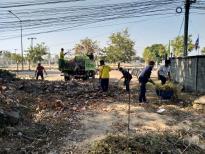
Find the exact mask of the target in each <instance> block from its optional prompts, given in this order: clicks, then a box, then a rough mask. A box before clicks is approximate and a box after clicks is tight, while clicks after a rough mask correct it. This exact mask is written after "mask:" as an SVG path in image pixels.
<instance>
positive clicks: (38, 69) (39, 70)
mask: <svg viewBox="0 0 205 154" xmlns="http://www.w3.org/2000/svg"><path fill="white" fill-rule="evenodd" d="M43 71H44V72H45V74H46V75H47V72H46V70H45V68H44V67H43V66H41V63H38V66H37V67H36V72H35V76H36V80H38V77H39V76H41V79H42V80H44V77H43Z"/></svg>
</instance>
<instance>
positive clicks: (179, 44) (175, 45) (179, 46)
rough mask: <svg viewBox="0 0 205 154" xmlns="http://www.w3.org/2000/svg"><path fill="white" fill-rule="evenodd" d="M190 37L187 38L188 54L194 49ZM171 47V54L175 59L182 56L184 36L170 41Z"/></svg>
mask: <svg viewBox="0 0 205 154" xmlns="http://www.w3.org/2000/svg"><path fill="white" fill-rule="evenodd" d="M192 42H193V41H192V35H189V36H188V48H187V50H188V52H191V51H192V50H193V48H194V44H193V43H192ZM171 47H172V50H173V54H174V55H175V56H177V57H179V56H183V52H184V36H177V37H176V38H175V39H174V40H172V41H171Z"/></svg>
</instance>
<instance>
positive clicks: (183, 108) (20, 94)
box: [0, 71, 205, 154]
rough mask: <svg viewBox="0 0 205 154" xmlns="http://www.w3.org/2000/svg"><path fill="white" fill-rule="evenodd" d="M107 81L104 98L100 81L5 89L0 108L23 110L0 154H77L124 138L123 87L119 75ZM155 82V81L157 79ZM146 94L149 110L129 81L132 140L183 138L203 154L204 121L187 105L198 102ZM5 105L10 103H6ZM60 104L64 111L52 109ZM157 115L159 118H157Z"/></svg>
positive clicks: (19, 84)
mask: <svg viewBox="0 0 205 154" xmlns="http://www.w3.org/2000/svg"><path fill="white" fill-rule="evenodd" d="M48 76H49V75H48ZM110 76H111V80H110V89H109V92H108V93H102V92H99V83H98V79H95V80H91V79H90V80H89V81H85V82H83V81H80V80H79V81H76V80H73V81H69V82H64V81H63V80H62V77H61V76H60V77H59V76H57V77H56V78H55V77H52V78H49V77H48V78H46V80H48V81H35V80H25V79H24V80H19V81H15V82H11V83H10V82H9V83H5V86H7V90H6V91H7V92H5V94H4V97H5V100H7V101H5V102H4V101H2V102H1V104H2V106H4V107H5V109H6V108H8V107H11V106H12V107H14V106H15V108H16V106H17V105H16V104H19V105H20V106H24V107H21V108H18V109H19V110H20V111H21V112H22V119H21V122H20V124H18V125H16V126H8V127H7V128H6V131H7V133H6V135H3V136H0V143H1V144H0V153H3V152H7V153H29V152H31V153H35V152H36V153H50V154H61V153H62V154H64V153H69V154H81V153H87V152H88V150H89V149H90V145H92V144H93V142H94V141H96V140H100V139H103V138H105V137H106V136H107V135H109V134H127V133H128V103H129V95H128V94H127V93H126V92H125V89H124V87H123V81H122V80H121V81H119V78H120V77H121V74H120V73H119V72H118V71H112V72H111V75H110ZM153 79H154V80H156V77H155V73H153ZM56 80H58V81H56ZM147 89H148V90H147V98H148V100H149V104H139V103H138V91H139V90H138V82H137V80H136V78H135V77H134V78H133V80H132V82H131V94H130V98H131V99H130V103H131V105H130V124H129V128H130V130H129V133H130V135H132V134H136V133H150V132H151V133H152V132H173V133H181V137H182V138H183V139H184V140H185V141H188V142H189V143H192V144H196V145H198V146H199V147H201V148H202V149H204V150H205V115H204V114H203V113H202V112H199V111H196V110H194V109H193V108H192V104H191V102H192V101H193V100H195V99H196V98H197V97H198V96H196V94H192V93H181V94H180V96H179V98H178V99H177V100H169V101H164V100H161V99H160V98H159V97H157V96H156V93H155V89H154V87H153V86H152V85H151V84H148V88H147ZM9 92H10V93H12V94H9ZM2 97H3V96H2ZM8 99H11V100H13V102H12V101H11V100H10V103H8V102H9V100H8ZM14 100H18V101H14ZM58 100H60V102H62V104H63V105H62V106H61V105H56V102H58ZM159 109H163V112H161V113H159V112H157V111H158V110H159Z"/></svg>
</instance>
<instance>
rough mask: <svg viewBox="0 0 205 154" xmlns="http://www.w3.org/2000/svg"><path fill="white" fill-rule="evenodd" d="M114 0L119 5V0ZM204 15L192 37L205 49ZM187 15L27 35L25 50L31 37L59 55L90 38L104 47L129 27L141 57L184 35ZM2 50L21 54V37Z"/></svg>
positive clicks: (195, 17) (194, 22)
mask: <svg viewBox="0 0 205 154" xmlns="http://www.w3.org/2000/svg"><path fill="white" fill-rule="evenodd" d="M1 1H2V0H1ZM3 1H6V0H3ZM10 1H11V0H10ZM15 1H17V0H15ZM88 1H89V0H88ZM91 1H92V0H91ZM113 1H115V2H116V0H113ZM121 1H123V0H121ZM130 1H131V0H130ZM92 3H93V4H95V3H99V1H98V2H97V1H96V0H94V1H92ZM100 3H102V4H103V3H108V1H101V2H100ZM109 3H111V1H109ZM74 5H77V4H74ZM81 5H88V3H87V2H81ZM204 7H205V6H204ZM173 11H175V8H173ZM204 12H205V10H204ZM204 15H205V14H204ZM204 15H203V14H191V15H190V23H189V24H190V28H189V34H192V35H193V40H194V41H195V40H196V39H197V36H198V34H199V36H200V46H201V47H205V30H204V27H205V20H204ZM183 16H184V14H183V13H181V14H175V15H171V16H167V17H159V16H158V17H156V16H153V17H146V18H129V19H119V20H113V21H109V22H100V23H95V24H89V25H87V26H81V27H77V28H75V29H68V30H65V31H61V32H54V33H48V34H38V35H32V36H26V37H23V46H24V49H27V48H28V47H29V45H30V40H28V39H27V38H28V37H36V38H37V39H36V40H34V44H36V43H40V42H45V44H46V45H47V46H48V47H49V49H50V52H51V53H52V54H53V55H55V54H58V53H59V51H60V48H62V47H63V48H65V49H66V50H67V49H72V48H73V47H74V45H75V44H76V43H78V42H79V41H80V40H81V39H84V38H86V37H88V38H91V39H94V40H97V41H98V43H99V45H100V47H104V46H106V45H107V43H108V40H109V39H108V37H109V36H110V35H111V34H112V33H113V32H119V31H122V30H123V29H125V28H128V32H129V34H130V37H131V38H132V39H133V40H134V41H135V49H136V54H137V55H138V56H142V53H143V50H144V48H145V47H146V46H149V45H151V44H154V43H163V44H168V42H169V40H171V39H173V38H175V37H176V36H178V35H179V34H180V35H182V34H183V32H184V26H183V27H182V29H181V32H180V33H179V31H180V26H181V23H182V21H183ZM19 36H20V31H19ZM0 49H1V50H9V51H14V49H17V52H18V53H20V50H21V48H20V37H18V38H15V39H7V40H1V43H0Z"/></svg>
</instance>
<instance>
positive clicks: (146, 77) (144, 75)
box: [138, 61, 155, 103]
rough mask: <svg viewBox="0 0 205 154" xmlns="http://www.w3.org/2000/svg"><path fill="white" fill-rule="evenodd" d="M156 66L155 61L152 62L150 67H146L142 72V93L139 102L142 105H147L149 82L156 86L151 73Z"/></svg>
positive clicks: (140, 76)
mask: <svg viewBox="0 0 205 154" xmlns="http://www.w3.org/2000/svg"><path fill="white" fill-rule="evenodd" d="M154 65H155V62H154V61H150V62H149V65H148V66H146V67H145V68H144V69H143V70H142V72H141V73H140V75H139V78H138V80H139V83H140V93H139V102H140V103H142V102H144V103H147V99H146V96H145V94H146V84H147V82H151V83H153V84H154V82H153V81H152V80H151V79H150V76H151V73H152V69H153V67H154Z"/></svg>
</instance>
